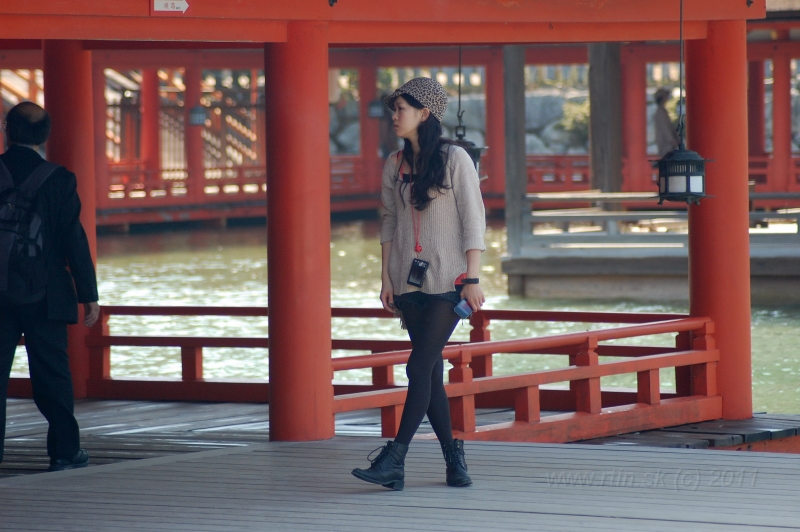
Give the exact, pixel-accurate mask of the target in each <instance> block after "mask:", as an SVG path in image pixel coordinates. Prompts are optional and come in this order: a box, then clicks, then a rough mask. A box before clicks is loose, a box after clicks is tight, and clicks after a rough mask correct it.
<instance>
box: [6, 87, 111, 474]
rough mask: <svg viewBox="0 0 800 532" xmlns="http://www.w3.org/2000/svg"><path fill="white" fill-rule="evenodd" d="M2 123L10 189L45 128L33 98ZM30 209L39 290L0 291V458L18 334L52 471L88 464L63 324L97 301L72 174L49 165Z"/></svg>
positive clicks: (95, 310) (91, 315)
mask: <svg viewBox="0 0 800 532" xmlns="http://www.w3.org/2000/svg"><path fill="white" fill-rule="evenodd" d="M4 126H5V129H6V140H7V144H8V150H7V151H6V152H5V153H4V154H2V155H0V161H2V163H3V164H4V165H5V167H6V168H7V170H8V174H10V176H11V178H12V180H13V182H14V186H15V187H16V186H19V185H20V184H22V183H23V182H24V181H25V179H26V178H28V176H30V175H31V174H32V173H33V171H34V170H35V169H36V168H37V167H39V166H40V165H42V164H44V163H45V161H44V159H43V158H42V157H41V156H39V154H38V153H37V151H36V150H37V148H38V147H39V146H40V145H42V144H44V143H45V141H46V140H47V137H48V136H49V134H50V117H49V115H48V114H47V111H45V110H44V109H42V108H41V107H39V106H38V105H36V104H35V103H32V102H23V103H20V104H19V105H16V106H14V107H13V108H12V109H11V110H10V111H9V112H8V114H7V115H6V121H5V124H4ZM33 211H34V212H35V213H36V214H38V215H39V217H40V218H41V220H42V224H41V236H42V246H41V253H42V257H43V260H44V265H45V266H44V271H45V272H46V280H43V281H42V283H43V286H44V287H45V293H44V294H41V295H40V296H38V300H36V301H34V302H26V303H24V304H21V303H19V302H15V301H13V300H10V299H9V298H7V297H3V293H0V397H1V398H2V405H0V406H2V408H0V461H2V457H3V439H4V437H5V425H6V395H7V390H8V379H9V374H10V372H11V364H12V362H13V360H14V353H15V351H16V347H17V344H18V343H19V340H20V337H21V336H22V335H24V336H25V348H26V349H27V352H28V365H29V368H30V376H31V385H32V388H33V399H34V402H35V403H36V406H37V407H38V408H39V411H40V412H41V413H42V414H43V415H44V417H45V418H46V419H47V421H48V423H49V428H48V431H47V454H48V455H49V456H50V469H49V470H50V471H60V470H62V469H73V468H76V467H84V466H86V465H87V464H88V463H89V454H88V453H87V452H86V451H84V450H83V449H81V448H80V433H79V429H78V422H77V421H76V420H75V415H74V413H73V412H74V407H73V403H74V401H73V392H72V376H71V374H70V370H69V358H68V356H67V324H74V323H77V321H78V303H79V302H80V303H83V305H84V308H85V311H86V312H85V318H84V321H83V323H84V324H85V325H86V326H88V327H91V326H92V325H93V324H94V323H95V322H96V321H97V318H98V316H99V313H100V307H99V306H98V304H97V300H98V296H97V280H96V277H95V270H94V264H93V263H92V256H91V252H90V250H89V242H88V240H87V238H86V233H85V232H84V230H83V226H82V225H81V222H80V212H81V202H80V199H79V198H78V193H77V180H76V177H75V174H73V173H72V172H70V171H68V170H67V169H66V168H64V167H61V166H59V167H58V168H56V169H55V170H54V171H53V172H52V173H51V174H50V175H49V177H47V178H46V180H45V181H44V183H42V185H41V186H40V187H39V188H38V190H37V192H36V195H35V197H34V202H33ZM9 268H10V267H9ZM68 268H69V269H68ZM3 284H5V283H3ZM76 290H77V293H76Z"/></svg>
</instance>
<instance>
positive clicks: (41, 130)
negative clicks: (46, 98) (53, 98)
mask: <svg viewBox="0 0 800 532" xmlns="http://www.w3.org/2000/svg"><path fill="white" fill-rule="evenodd" d="M6 135H7V137H8V142H11V143H14V144H30V145H32V146H39V145H41V144H44V143H45V142H46V141H47V138H48V137H49V136H50V115H49V114H48V113H47V111H45V110H44V109H43V108H41V107H40V106H38V105H36V104H35V103H33V102H22V103H19V104H17V105H15V106H14V107H12V108H11V110H10V111H8V114H7V115H6Z"/></svg>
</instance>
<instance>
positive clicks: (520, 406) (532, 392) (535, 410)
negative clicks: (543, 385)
mask: <svg viewBox="0 0 800 532" xmlns="http://www.w3.org/2000/svg"><path fill="white" fill-rule="evenodd" d="M540 417H541V408H540V405H539V387H538V386H528V387H526V388H520V389H519V390H515V391H514V421H524V422H526V423H534V422H536V421H539V419H540Z"/></svg>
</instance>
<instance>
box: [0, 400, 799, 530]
mask: <svg viewBox="0 0 800 532" xmlns="http://www.w3.org/2000/svg"><path fill="white" fill-rule="evenodd" d="M31 409H33V412H35V407H33V405H31V404H30V403H29V402H25V401H12V403H11V405H10V408H9V413H10V414H12V417H13V418H14V420H13V423H12V424H11V425H10V427H9V428H10V430H9V444H10V445H11V447H12V448H14V447H16V448H18V449H22V450H25V449H26V452H27V453H28V455H27V456H22V457H17V460H16V462H14V461H13V460H12V461H10V462H9V461H6V462H4V463H3V464H2V465H0V470H4V471H5V472H6V473H7V474H12V473H13V472H12V471H9V470H8V467H9V465H8V464H9V463H18V464H19V463H24V462H25V461H26V460H27V461H30V460H32V459H33V458H32V457H33V456H35V455H43V454H44V449H43V445H42V446H41V448H40V449H39V450H38V451H37V449H36V448H35V447H31V446H29V445H28V446H26V445H25V443H26V442H27V443H30V442H35V441H37V439H39V438H41V435H42V430H41V429H42V428H44V423H43V422H42V421H36V418H37V416H35V415H33V412H31V411H30V410H31ZM23 411H27V414H25V413H24V412H23ZM78 411H79V420H80V421H81V423H82V426H83V432H84V445H85V446H86V447H87V448H88V449H89V450H90V452H91V453H92V463H93V464H94V465H93V466H91V467H88V468H86V469H82V470H75V471H64V472H59V473H46V474H35V475H34V474H29V475H17V476H14V477H6V478H0V530H3V531H16V530H25V531H33V530H81V531H85V530H93V531H94V530H97V531H104V530H115V531H116V530H131V531H134V530H136V531H143V530H146V531H151V530H153V531H156V530H168V531H170V532H177V531H189V530H191V531H198V532H205V531H222V530H248V531H249V530H254V531H260V530H269V531H271V530H315V531H319V530H326V531H328V530H347V531H350V530H377V529H397V530H409V529H417V530H476V531H477V530H480V531H486V530H569V531H575V530H579V529H581V530H615V531H628V530H630V531H651V530H652V531H661V530H663V531H667V530H669V531H675V530H690V531H695V530H702V531H717V530H719V531H722V530H725V531H731V530H734V531H735V530H775V529H793V528H800V505H798V504H797V501H798V499H800V485H799V484H798V482H797V479H798V478H799V477H800V456H796V455H786V454H767V453H739V452H725V451H709V450H696V449H669V448H649V447H634V448H630V447H624V446H599V445H548V444H513V443H489V442H467V445H466V448H467V459H468V463H469V466H470V474H471V475H472V478H473V480H474V481H475V483H474V485H473V486H472V487H470V488H461V489H457V488H448V487H447V486H446V485H445V483H444V464H443V461H442V457H441V453H440V451H439V448H438V444H437V443H436V442H430V441H418V442H414V444H413V445H412V447H411V450H410V452H409V455H408V458H407V466H406V489H405V491H403V492H393V491H389V490H385V489H383V488H381V487H379V486H373V485H370V484H366V483H363V482H361V481H359V480H357V479H355V478H353V477H352V476H351V475H350V470H351V469H352V468H353V467H364V466H365V465H366V464H367V463H368V462H367V460H366V456H367V454H368V453H369V452H370V451H371V450H373V449H374V448H375V447H377V446H379V445H381V443H382V441H383V440H381V439H379V438H375V437H352V436H337V437H336V438H334V439H333V440H330V441H322V442H310V443H286V442H268V441H267V440H266V438H265V435H264V431H263V427H264V423H265V422H266V413H265V411H264V406H263V405H216V404H200V405H198V404H189V403H128V402H85V403H80V404H79V406H78ZM109 417H113V418H114V420H115V421H114V422H109V419H108V418H109ZM259 426H260V427H262V430H258V428H257V427H259ZM42 443H43V442H42ZM190 451H193V452H190ZM148 453H149V454H148ZM131 458H138V459H136V460H133V459H131ZM38 459H40V460H41V466H42V467H43V466H44V465H45V458H44V457H43V456H40V457H39V458H38ZM120 460H122V461H120ZM38 470H39V471H41V468H39V469H38ZM17 472H19V471H17Z"/></svg>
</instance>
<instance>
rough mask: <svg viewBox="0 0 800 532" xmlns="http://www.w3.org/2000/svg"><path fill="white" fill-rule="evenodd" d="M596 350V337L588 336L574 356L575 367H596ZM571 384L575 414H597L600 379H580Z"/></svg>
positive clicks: (600, 407)
mask: <svg viewBox="0 0 800 532" xmlns="http://www.w3.org/2000/svg"><path fill="white" fill-rule="evenodd" d="M596 349H597V337H596V336H590V337H589V338H588V339H587V340H586V343H585V344H583V346H582V347H581V349H580V351H578V353H577V354H576V355H575V365H576V366H596V365H597V364H598V362H599V361H598V356H597V351H596ZM573 382H574V383H575V410H576V411H577V412H587V413H589V414H599V413H600V410H602V400H601V396H600V377H592V378H590V379H580V380H576V381H573Z"/></svg>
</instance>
